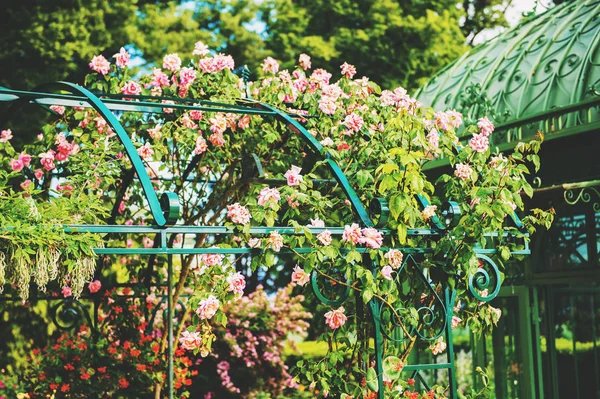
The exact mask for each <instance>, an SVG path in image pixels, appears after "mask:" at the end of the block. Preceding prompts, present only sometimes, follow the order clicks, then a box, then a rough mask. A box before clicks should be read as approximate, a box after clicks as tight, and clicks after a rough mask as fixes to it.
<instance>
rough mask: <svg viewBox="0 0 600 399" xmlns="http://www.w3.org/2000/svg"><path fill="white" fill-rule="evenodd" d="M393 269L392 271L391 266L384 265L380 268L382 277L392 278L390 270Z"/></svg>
mask: <svg viewBox="0 0 600 399" xmlns="http://www.w3.org/2000/svg"><path fill="white" fill-rule="evenodd" d="M393 271H394V269H392V267H391V266H389V265H386V266H384V267H382V268H381V271H380V273H381V275H382V276H383V278H385V279H386V280H392V272H393Z"/></svg>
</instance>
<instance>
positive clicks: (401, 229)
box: [396, 223, 408, 245]
mask: <svg viewBox="0 0 600 399" xmlns="http://www.w3.org/2000/svg"><path fill="white" fill-rule="evenodd" d="M396 230H397V232H398V243H399V244H400V245H404V244H406V235H407V234H408V231H407V229H406V226H405V225H404V224H402V223H400V224H399V225H398V228H397V229H396Z"/></svg>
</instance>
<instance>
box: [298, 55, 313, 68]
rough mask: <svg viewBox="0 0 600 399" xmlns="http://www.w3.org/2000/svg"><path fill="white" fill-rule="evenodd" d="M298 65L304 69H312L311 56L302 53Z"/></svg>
mask: <svg viewBox="0 0 600 399" xmlns="http://www.w3.org/2000/svg"><path fill="white" fill-rule="evenodd" d="M298 65H299V66H300V68H302V69H304V70H307V69H310V67H311V66H312V65H311V62H310V57H309V56H308V55H306V54H300V57H299V58H298Z"/></svg>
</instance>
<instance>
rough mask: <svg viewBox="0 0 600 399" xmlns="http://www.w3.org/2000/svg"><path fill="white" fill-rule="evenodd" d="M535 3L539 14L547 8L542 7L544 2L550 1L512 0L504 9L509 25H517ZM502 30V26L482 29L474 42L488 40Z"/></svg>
mask: <svg viewBox="0 0 600 399" xmlns="http://www.w3.org/2000/svg"><path fill="white" fill-rule="evenodd" d="M536 3H539V4H538V7H537V10H536V12H537V13H538V14H540V13H542V12H544V11H546V10H547V8H546V7H544V4H548V3H550V1H549V0H541V1H536V0H514V1H513V4H512V5H511V6H510V7H509V8H508V9H507V10H506V19H507V21H508V23H509V24H510V26H511V27H513V26H515V25H517V24H518V23H519V21H520V20H521V16H522V15H523V13H524V12H529V11H532V10H533V9H534V7H535V5H536ZM504 30H505V29H503V28H497V29H488V30H486V31H483V32H481V33H480V34H479V35H478V36H477V37H476V38H475V40H474V44H479V43H483V42H485V41H487V40H490V39H491V38H493V37H495V36H497V35H498V34H499V33H501V32H502V31H504Z"/></svg>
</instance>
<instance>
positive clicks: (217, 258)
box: [200, 254, 225, 266]
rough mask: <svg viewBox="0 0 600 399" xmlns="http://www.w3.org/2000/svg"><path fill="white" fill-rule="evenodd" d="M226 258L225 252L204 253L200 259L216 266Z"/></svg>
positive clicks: (203, 262)
mask: <svg viewBox="0 0 600 399" xmlns="http://www.w3.org/2000/svg"><path fill="white" fill-rule="evenodd" d="M224 258H225V255H223V254H202V255H201V256H200V261H201V262H202V264H204V265H206V266H216V265H220V264H221V263H223V259H224Z"/></svg>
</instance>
